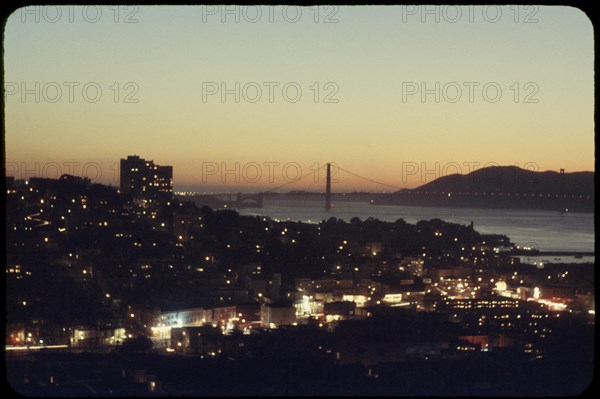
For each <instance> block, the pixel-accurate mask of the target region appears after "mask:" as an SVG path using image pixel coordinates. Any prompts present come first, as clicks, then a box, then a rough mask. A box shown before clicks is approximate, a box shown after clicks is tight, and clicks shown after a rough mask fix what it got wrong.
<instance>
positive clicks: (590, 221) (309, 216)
mask: <svg viewBox="0 0 600 399" xmlns="http://www.w3.org/2000/svg"><path fill="white" fill-rule="evenodd" d="M237 211H238V212H239V213H240V214H242V215H261V216H269V217H271V218H274V219H282V220H285V219H291V220H295V221H302V222H312V223H317V222H319V221H321V220H323V219H329V218H330V217H336V218H338V219H343V220H344V221H346V222H349V221H350V219H352V218H353V217H359V218H360V219H361V220H365V219H367V218H368V217H373V218H377V219H379V220H382V221H388V222H393V221H396V220H397V219H400V218H402V219H404V220H405V221H406V222H408V223H413V224H414V223H416V222H418V221H420V220H430V219H435V218H439V219H442V220H445V221H447V222H453V223H460V224H469V223H471V221H473V223H474V228H475V230H477V231H478V232H480V233H485V234H505V235H507V236H508V237H509V238H510V239H511V241H512V242H514V243H516V244H518V245H521V246H523V245H533V246H534V247H536V248H538V249H540V250H542V251H582V252H592V251H594V240H595V238H594V214H593V213H576V212H566V213H560V212H554V211H546V210H532V209H483V208H479V209H477V208H473V209H469V208H446V207H420V206H400V205H369V204H368V203H364V202H351V201H348V202H341V201H336V202H335V203H334V207H333V208H332V209H331V210H329V211H326V210H325V209H324V203H323V201H319V200H296V199H274V198H265V199H264V203H263V208H261V209H258V208H248V209H238V210H237Z"/></svg>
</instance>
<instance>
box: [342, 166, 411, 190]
mask: <svg viewBox="0 0 600 399" xmlns="http://www.w3.org/2000/svg"><path fill="white" fill-rule="evenodd" d="M335 166H336V167H337V168H338V169H339V170H341V171H342V172H346V173H348V174H350V175H352V176H354V177H358V178H359V179H363V180H366V181H368V182H371V183H375V184H379V185H381V186H386V187H390V188H395V189H397V190H402V187H398V186H394V185H391V184H387V183H383V182H380V181H377V180H373V179H370V178H368V177H364V176H361V175H359V174H356V173H354V172H351V171H349V170H346V169H344V168H341V167H340V166H339V165H337V164H336V165H335Z"/></svg>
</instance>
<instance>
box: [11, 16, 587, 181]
mask: <svg viewBox="0 0 600 399" xmlns="http://www.w3.org/2000/svg"><path fill="white" fill-rule="evenodd" d="M3 44H4V68H5V70H4V82H5V83H4V84H5V99H6V100H5V110H4V111H5V121H6V122H5V126H6V127H5V129H6V130H5V151H6V152H5V161H6V173H7V175H13V176H15V177H16V178H28V177H31V176H33V175H36V176H43V177H58V176H59V175H60V174H62V173H71V174H75V175H80V176H85V177H89V178H90V179H92V180H93V181H95V182H100V183H104V184H112V185H118V161H119V159H121V158H125V157H126V156H127V155H133V154H136V155H139V156H141V157H142V158H146V159H152V160H154V162H155V163H157V164H159V165H173V169H174V186H175V190H176V191H183V190H186V191H187V190H189V191H199V192H204V191H207V192H210V191H217V192H236V191H246V192H250V191H263V190H269V189H277V188H278V187H280V186H281V185H283V184H285V183H290V182H291V183H290V184H288V185H287V186H285V187H283V188H282V190H284V191H287V190H311V191H324V189H325V184H324V178H325V173H324V166H325V164H326V163H327V162H332V163H334V165H333V172H334V176H333V178H334V184H333V189H334V191H335V190H338V191H351V190H361V191H372V192H380V191H395V190H396V189H398V188H413V187H417V186H419V185H421V184H424V183H427V182H429V181H432V180H434V179H435V178H437V177H441V176H443V175H446V174H452V173H457V172H459V173H468V172H470V171H472V170H473V169H478V168H481V167H485V166H492V165H517V166H520V167H525V168H528V169H530V170H539V171H545V170H556V171H558V170H559V169H560V168H564V169H565V171H566V172H574V171H584V170H586V171H593V170H594V141H593V140H594V119H593V111H594V96H593V93H594V75H593V62H594V58H593V45H594V43H593V28H592V25H591V22H590V21H589V19H588V18H587V16H586V15H585V14H584V13H583V12H582V11H580V10H579V9H576V8H573V7H566V6H556V7H543V6H540V7H533V6H529V7H526V6H506V7H496V6H485V7H483V6H480V7H475V6H465V7H435V6H362V7H358V6H347V7H326V6H318V7H317V6H315V7H293V6H289V7H273V6H259V7H233V6H230V7H226V6H214V7H210V6H178V7H173V6H141V7H132V6H130V7H126V6H113V7H99V6H90V7H76V6H31V7H27V8H21V9H19V10H17V11H16V12H15V13H13V14H12V15H11V16H10V17H9V18H8V20H7V21H6V23H5V28H4V43H3ZM346 171H350V172H352V174H350V173H348V172H346ZM299 176H304V178H302V179H301V180H299V181H296V180H297V178H298V177H299ZM357 176H360V177H357ZM361 177H365V178H368V179H370V180H367V179H363V178H361Z"/></svg>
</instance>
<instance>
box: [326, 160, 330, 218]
mask: <svg viewBox="0 0 600 399" xmlns="http://www.w3.org/2000/svg"><path fill="white" fill-rule="evenodd" d="M329 209H331V164H330V163H327V180H326V182H325V210H329Z"/></svg>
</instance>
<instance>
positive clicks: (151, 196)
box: [120, 155, 173, 202]
mask: <svg viewBox="0 0 600 399" xmlns="http://www.w3.org/2000/svg"><path fill="white" fill-rule="evenodd" d="M120 174H121V180H120V191H121V193H122V194H131V196H132V197H133V198H140V199H145V200H149V201H157V202H163V201H170V200H171V199H172V198H173V167H172V166H159V165H155V164H154V161H150V160H145V159H143V158H140V157H139V156H137V155H128V156H127V159H121V169H120Z"/></svg>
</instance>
